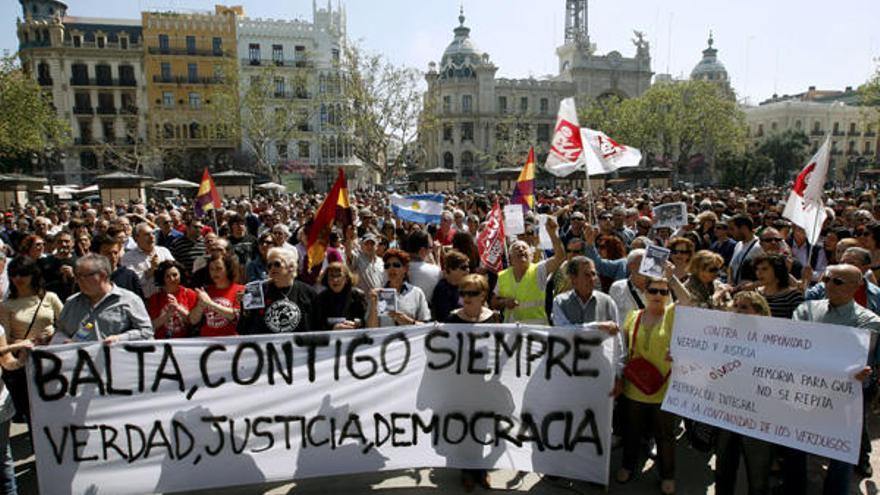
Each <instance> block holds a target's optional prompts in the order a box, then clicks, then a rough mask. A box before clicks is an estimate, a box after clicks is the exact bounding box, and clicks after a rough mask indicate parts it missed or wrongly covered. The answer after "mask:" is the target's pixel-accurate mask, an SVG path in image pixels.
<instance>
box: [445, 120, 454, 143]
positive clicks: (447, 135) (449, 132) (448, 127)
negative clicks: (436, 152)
mask: <svg viewBox="0 0 880 495" xmlns="http://www.w3.org/2000/svg"><path fill="white" fill-rule="evenodd" d="M443 140H444V141H448V142H450V143H451V142H452V124H443Z"/></svg>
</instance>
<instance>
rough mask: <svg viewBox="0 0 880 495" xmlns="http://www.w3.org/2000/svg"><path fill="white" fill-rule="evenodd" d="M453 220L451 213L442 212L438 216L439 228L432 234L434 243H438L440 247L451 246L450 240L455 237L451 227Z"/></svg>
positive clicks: (447, 211)
mask: <svg viewBox="0 0 880 495" xmlns="http://www.w3.org/2000/svg"><path fill="white" fill-rule="evenodd" d="M454 220H455V217H453V215H452V212H451V211H449V210H444V211H443V213H442V214H441V215H440V228H438V229H437V232H436V233H435V234H434V242H437V243H440V245H441V246H451V245H452V238H453V237H454V236H455V229H454V228H453V226H452V224H453V221H454Z"/></svg>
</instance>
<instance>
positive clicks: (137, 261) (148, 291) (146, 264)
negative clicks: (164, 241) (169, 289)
mask: <svg viewBox="0 0 880 495" xmlns="http://www.w3.org/2000/svg"><path fill="white" fill-rule="evenodd" d="M153 250H154V252H155V253H156V254H157V255H159V263H162V262H163V261H173V260H174V256H172V255H171V251H169V250H168V249H167V248H163V247H162V246H155V247H154V248H153ZM152 255H153V253H146V252H144V250H143V249H141V248H139V247H135V248H134V249H132V250H131V251H127V252H126V253H125V254H123V255H122V260H121V261H120V262H119V263H120V264H121V265H122V266H125V267H128V268H130V269H131V270H132V271H134V272H135V273H137V276H138V279H140V281H141V287H142V288H143V289H144V297H145V298H148V297H150V296H152V295H153V294H155V293H156V292H159V289H158V288H157V287H156V281H155V280H154V278H153V273H152V272H150V273H149V275H148V274H147V271H148V270H149V269H150V267H151V263H150V257H151V256H152Z"/></svg>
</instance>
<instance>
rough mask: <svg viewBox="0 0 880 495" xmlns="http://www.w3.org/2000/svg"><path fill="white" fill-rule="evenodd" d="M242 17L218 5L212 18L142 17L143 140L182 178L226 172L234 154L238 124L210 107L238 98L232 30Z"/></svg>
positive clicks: (240, 11)
mask: <svg viewBox="0 0 880 495" xmlns="http://www.w3.org/2000/svg"><path fill="white" fill-rule="evenodd" d="M243 15H244V9H243V8H242V7H225V6H222V5H218V6H216V7H215V11H214V12H213V13H210V12H206V13H195V14H194V13H177V12H143V13H142V14H141V24H142V26H143V37H144V45H145V50H144V74H145V77H146V82H147V91H146V93H147V101H148V102H149V106H150V115H149V119H148V131H147V134H148V136H149V139H150V143H151V144H152V145H154V146H156V147H158V148H159V149H161V150H163V151H164V156H163V160H165V161H167V162H174V163H175V165H176V166H177V167H178V170H179V171H181V172H182V173H183V175H189V176H195V175H197V172H198V171H199V170H201V169H202V168H203V167H206V166H212V167H218V168H221V169H223V168H227V167H228V165H229V164H230V163H231V160H232V155H233V152H234V151H235V150H236V149H237V148H238V142H237V139H236V137H235V136H236V132H235V126H237V125H238V122H237V118H235V117H230V115H232V114H230V113H226V114H223V115H219V114H218V112H217V111H216V110H215V107H216V106H217V105H216V102H215V106H214V107H212V105H211V102H212V98H223V97H226V98H234V97H235V95H237V84H236V81H237V79H238V78H237V77H236V76H237V74H238V59H237V50H236V28H237V18H238V17H240V16H243ZM233 101H234V100H233ZM229 103H230V102H229V101H226V104H227V105H228V104H229Z"/></svg>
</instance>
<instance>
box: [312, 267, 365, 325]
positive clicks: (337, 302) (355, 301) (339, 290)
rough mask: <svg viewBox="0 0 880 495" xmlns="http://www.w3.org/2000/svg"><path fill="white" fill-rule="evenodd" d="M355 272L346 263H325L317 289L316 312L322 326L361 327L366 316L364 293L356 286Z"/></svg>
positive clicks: (317, 319)
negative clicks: (321, 287) (319, 286)
mask: <svg viewBox="0 0 880 495" xmlns="http://www.w3.org/2000/svg"><path fill="white" fill-rule="evenodd" d="M355 278H356V275H353V274H352V273H351V270H349V269H348V266H347V265H346V264H345V263H340V262H333V263H330V264H329V265H327V268H326V269H325V270H324V273H323V274H322V275H321V285H322V286H323V290H322V291H321V292H320V293H318V298H317V306H316V311H317V313H318V314H317V316H316V318H315V320H316V321H317V322H318V328H319V329H321V330H352V329H355V328H362V327H363V326H364V322H365V321H366V318H367V296H366V294H364V291H362V290H360V289H358V288H357V287H355V282H356V280H355Z"/></svg>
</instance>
